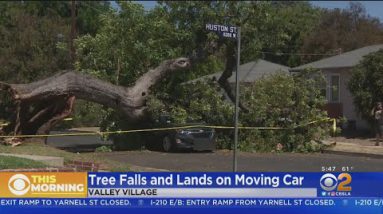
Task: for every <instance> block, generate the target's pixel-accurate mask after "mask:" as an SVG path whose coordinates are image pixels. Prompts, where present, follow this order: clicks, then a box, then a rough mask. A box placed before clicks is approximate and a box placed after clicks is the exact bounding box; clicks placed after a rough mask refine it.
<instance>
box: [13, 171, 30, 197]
mask: <svg viewBox="0 0 383 214" xmlns="http://www.w3.org/2000/svg"><path fill="white" fill-rule="evenodd" d="M30 184H31V182H30V181H29V178H28V177H27V176H25V175H23V174H16V175H14V176H12V177H11V178H10V179H9V181H8V188H9V191H11V193H13V194H14V195H25V194H26V193H27V192H28V191H29V188H30Z"/></svg>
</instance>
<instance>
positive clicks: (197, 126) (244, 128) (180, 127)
mask: <svg viewBox="0 0 383 214" xmlns="http://www.w3.org/2000/svg"><path fill="white" fill-rule="evenodd" d="M329 121H332V128H331V129H332V132H333V133H334V134H335V133H336V129H337V128H336V119H334V118H324V119H321V120H315V121H311V122H308V123H305V124H301V125H297V126H294V127H252V126H240V127H238V129H242V130H289V129H290V130H291V129H297V128H301V127H305V126H308V125H311V124H314V123H319V122H329ZM1 125H3V126H4V125H9V123H4V124H0V126H1ZM188 128H213V129H234V128H235V127H234V126H213V125H189V126H176V127H166V128H148V129H131V130H121V131H104V132H100V131H98V132H83V133H62V134H40V135H0V138H37V137H62V136H91V135H108V134H127V133H135V132H151V131H167V130H177V129H188Z"/></svg>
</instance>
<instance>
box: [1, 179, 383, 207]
mask: <svg viewBox="0 0 383 214" xmlns="http://www.w3.org/2000/svg"><path fill="white" fill-rule="evenodd" d="M382 181H383V173H350V172H343V173H335V172H334V173H165V172H159V173H135V172H128V173H46V172H41V173H40V172H26V173H19V172H17V173H0V213H22V212H26V213H31V212H39V213H41V212H42V213H44V212H47V213H48V212H49V213H51V212H55V213H68V211H69V210H71V212H72V213H83V212H84V210H87V209H89V210H92V212H93V213H105V209H108V210H109V209H111V210H115V211H118V210H131V211H132V212H134V213H137V212H140V213H152V212H153V210H156V212H157V213H158V212H160V213H161V212H166V213H179V212H184V213H188V212H190V213H192V212H193V213H195V212H196V211H197V212H206V213H212V212H218V213H238V212H241V213H252V212H254V211H256V210H259V211H260V212H261V213H281V212H283V213H300V212H307V211H310V213H323V212H326V213H344V212H349V213H383V182H382ZM190 208H193V209H190Z"/></svg>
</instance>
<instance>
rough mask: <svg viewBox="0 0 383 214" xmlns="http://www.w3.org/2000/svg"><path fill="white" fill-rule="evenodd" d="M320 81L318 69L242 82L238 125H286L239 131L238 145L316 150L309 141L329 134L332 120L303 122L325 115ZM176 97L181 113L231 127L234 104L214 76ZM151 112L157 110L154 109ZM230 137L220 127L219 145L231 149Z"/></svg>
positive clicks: (187, 87) (181, 89)
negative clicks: (214, 80)
mask: <svg viewBox="0 0 383 214" xmlns="http://www.w3.org/2000/svg"><path fill="white" fill-rule="evenodd" d="M324 81H325V79H324V77H323V75H322V74H321V73H320V72H319V71H315V70H306V71H302V72H300V73H298V74H295V75H289V74H286V73H278V74H275V75H272V76H267V77H264V78H261V79H259V80H257V81H256V82H254V83H251V84H247V85H246V84H245V85H241V91H240V93H241V102H242V103H243V104H245V106H247V108H248V110H249V111H248V112H244V111H240V120H239V122H240V126H251V127H254V126H257V127H282V128H286V129H283V130H240V134H239V148H240V149H241V150H243V151H260V152H269V151H288V152H291V151H297V152H311V151H317V150H318V149H320V147H318V146H317V144H315V143H313V141H317V140H320V139H321V138H323V137H325V136H327V135H328V134H329V127H330V124H329V123H328V122H325V121H322V122H317V123H313V124H310V125H305V124H307V123H310V122H312V121H321V120H323V119H324V118H326V117H327V114H326V112H325V111H323V110H322V107H323V105H324V104H325V99H324V97H322V96H321V93H320V89H321V86H322V85H323V84H324ZM174 97H177V99H176V100H175V102H174V103H175V105H176V106H177V109H180V108H182V109H183V111H182V112H186V114H180V115H188V116H189V117H193V118H198V119H200V120H202V121H205V122H206V123H208V124H210V125H219V126H222V125H223V126H233V122H234V121H233V118H234V117H233V112H234V109H233V104H232V103H231V102H230V101H228V100H227V99H226V98H225V96H224V95H223V92H222V89H220V87H219V86H218V85H217V83H215V82H213V81H198V82H193V83H189V84H184V85H182V86H180V87H179V89H178V90H177V93H176V94H175V95H174ZM158 106H162V107H163V109H161V110H160V111H167V109H166V107H165V106H166V105H158ZM173 108H174V107H173ZM170 110H171V109H170ZM152 111H153V112H160V111H159V110H158V109H157V110H155V109H152ZM173 115H176V114H173ZM178 119H180V118H178ZM181 119H182V118H181ZM183 119H184V118H183ZM300 125H302V126H301V127H299V128H295V127H297V126H300ZM233 136H234V133H233V130H226V129H224V130H221V129H218V130H217V142H218V148H221V149H230V148H231V146H232V142H233Z"/></svg>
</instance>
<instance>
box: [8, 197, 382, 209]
mask: <svg viewBox="0 0 383 214" xmlns="http://www.w3.org/2000/svg"><path fill="white" fill-rule="evenodd" d="M1 207H125V208H126V207H168V208H170V207H212V208H216V207H239V208H240V207H260V208H262V207H263V208H267V207H274V208H287V207H333V208H352V207H375V208H383V198H347V199H345V198H343V199H341V198H320V199H314V198H311V199H310V198H257V199H254V198H198V199H196V198H161V199H158V198H145V199H137V198H135V199H120V198H108V199H101V198H94V199H90V198H86V199H81V198H77V199H76V198H71V199H60V198H52V199H49V198H45V199H42V198H33V199H9V198H8V199H4V198H2V199H1V198H0V208H1Z"/></svg>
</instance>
